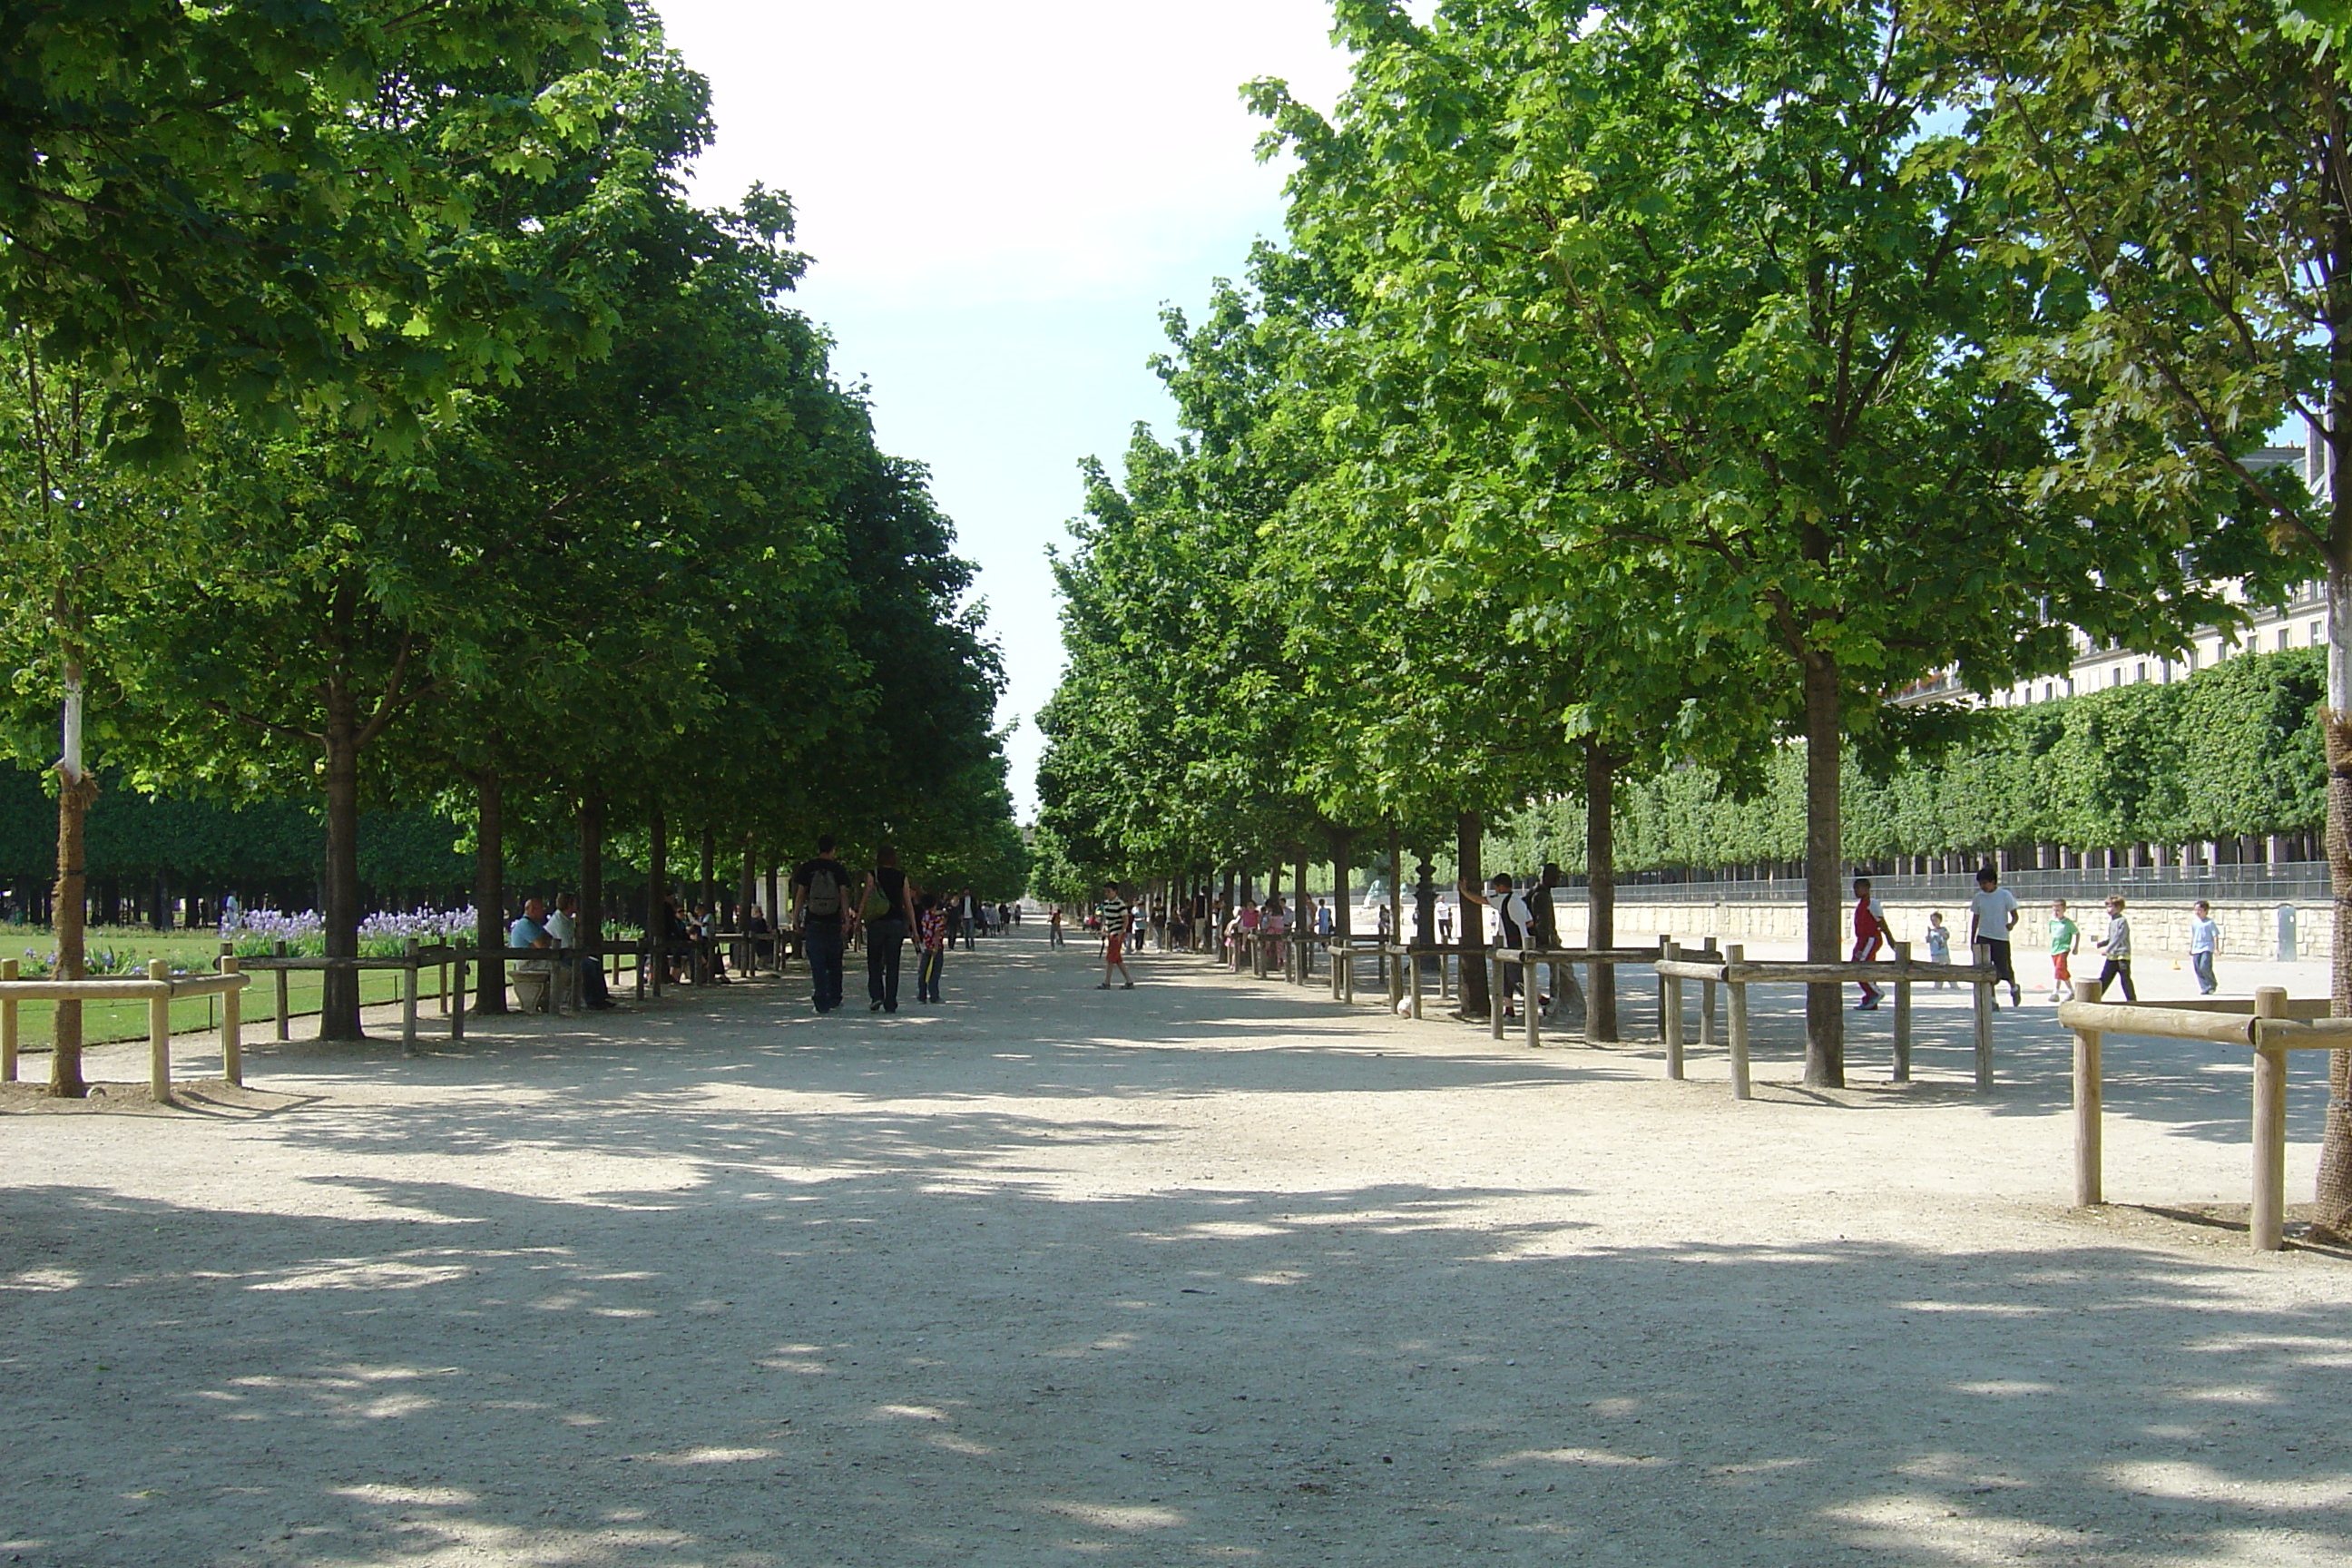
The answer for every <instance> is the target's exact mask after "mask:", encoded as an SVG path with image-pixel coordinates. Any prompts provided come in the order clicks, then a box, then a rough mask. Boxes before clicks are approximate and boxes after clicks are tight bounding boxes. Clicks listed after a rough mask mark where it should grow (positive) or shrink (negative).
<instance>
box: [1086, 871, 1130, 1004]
mask: <svg viewBox="0 0 2352 1568" xmlns="http://www.w3.org/2000/svg"><path fill="white" fill-rule="evenodd" d="M1095 913H1096V914H1097V916H1099V917H1100V918H1101V920H1102V929H1103V977H1102V984H1099V985H1097V986H1096V987H1095V989H1096V990H1097V991H1108V990H1109V989H1110V972H1111V971H1112V970H1114V969H1116V970H1118V977H1119V978H1120V979H1121V980H1124V981H1125V982H1127V984H1125V985H1124V986H1122V987H1121V989H1122V990H1127V991H1132V990H1134V989H1135V976H1134V975H1132V974H1129V973H1128V972H1127V900H1126V899H1124V898H1122V897H1121V896H1120V895H1119V890H1118V883H1117V882H1105V883H1104V884H1103V896H1102V902H1101V903H1099V904H1097V905H1096V906H1095Z"/></svg>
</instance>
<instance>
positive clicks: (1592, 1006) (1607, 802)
mask: <svg viewBox="0 0 2352 1568" xmlns="http://www.w3.org/2000/svg"><path fill="white" fill-rule="evenodd" d="M1616 810H1617V763H1616V759H1615V758H1613V757H1612V756H1611V755H1610V754H1609V753H1608V752H1606V751H1604V750H1602V749H1601V744H1600V742H1596V741H1591V740H1588V741H1586V742H1585V743H1584V881H1585V893H1584V901H1585V916H1584V945H1585V946H1587V947H1614V946H1616V945H1617V822H1616ZM1584 1037H1585V1038H1586V1039H1588V1040H1593V1041H1599V1042H1604V1043H1605V1042H1610V1041H1613V1040H1615V1039H1616V1038H1617V966H1616V965H1615V964H1612V963H1602V964H1595V965H1594V966H1593V970H1592V994H1591V995H1590V996H1588V997H1587V998H1586V999H1585V1012H1584Z"/></svg>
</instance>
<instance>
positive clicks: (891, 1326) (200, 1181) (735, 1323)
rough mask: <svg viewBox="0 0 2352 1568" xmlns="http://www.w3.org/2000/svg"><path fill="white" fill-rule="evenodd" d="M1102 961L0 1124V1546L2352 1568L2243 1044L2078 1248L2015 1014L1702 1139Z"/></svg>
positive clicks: (1592, 1056)
mask: <svg viewBox="0 0 2352 1568" xmlns="http://www.w3.org/2000/svg"><path fill="white" fill-rule="evenodd" d="M1090 957H1091V950H1090V949H1086V948H1072V949H1068V950H1065V951H1063V952H1049V951H1048V950H1047V949H1046V948H1045V946H1044V945H1043V942H1042V933H1036V934H1030V935H1024V936H1021V937H1015V938H1010V939H1005V940H1002V941H998V942H992V943H989V944H984V945H983V948H982V951H981V952H978V953H976V954H970V955H967V954H964V953H958V954H956V955H955V957H954V959H953V960H952V961H951V963H950V970H949V982H950V997H951V1000H950V1003H949V1004H948V1005H946V1006H945V1007H943V1008H935V1009H922V1010H916V1009H909V1010H908V1011H905V1012H901V1013H900V1014H898V1015H897V1016H870V1015H868V1014H866V1013H864V1012H856V1013H842V1014H838V1015H835V1016H830V1017H826V1018H822V1019H819V1018H815V1017H812V1016H809V1014H808V1010H807V1008H806V1005H805V1003H804V999H803V995H802V992H801V987H800V985H799V984H797V983H796V984H793V987H792V988H791V990H790V991H786V990H784V989H782V988H780V987H778V986H776V985H774V984H747V985H738V986H735V987H731V988H729V989H727V990H724V991H717V992H712V993H709V994H690V993H689V994H679V995H675V996H673V997H671V998H669V999H667V1000H666V1001H665V1002H663V1003H661V1004H658V1005H646V1006H642V1007H632V1008H630V1009H628V1010H626V1011H624V1012H622V1013H619V1014H615V1015H607V1016H603V1017H601V1018H598V1019H596V1020H594V1021H593V1024H592V1025H583V1024H582V1023H581V1022H580V1021H578V1020H572V1019H531V1020H523V1019H510V1020H503V1021H500V1022H499V1025H498V1026H496V1027H495V1028H491V1029H482V1030H480V1031H479V1032H478V1035H477V1037H475V1038H473V1039H470V1040H469V1041H468V1042H467V1045H466V1046H465V1047H462V1048H460V1049H455V1050H453V1049H450V1048H448V1047H446V1045H442V1044H438V1043H436V1045H435V1046H434V1047H433V1049H432V1052H431V1054H428V1055H426V1056H425V1057H423V1058H418V1059H408V1060H404V1059H403V1058H401V1057H400V1055H399V1053H398V1050H397V1047H378V1048H374V1049H362V1048H355V1047H320V1046H317V1045H311V1044H304V1043H299V1042H298V1043H296V1044H294V1045H292V1046H288V1047H271V1046H268V1045H266V1044H265V1045H264V1046H263V1047H260V1048H258V1049H257V1050H256V1052H255V1053H254V1055H253V1058H252V1063H251V1067H252V1081H253V1083H254V1085H255V1086H256V1089H257V1092H256V1093H254V1094H252V1095H249V1096H243V1097H239V1096H234V1095H227V1094H215V1095H213V1096H211V1097H209V1098H208V1099H206V1100H203V1101H201V1102H199V1103H197V1104H195V1105H194V1106H192V1108H190V1109H187V1110H177V1111H153V1112H151V1113H149V1114H131V1115H124V1114H116V1115H105V1114H87V1113H86V1114H73V1115H57V1114H43V1113H31V1114H17V1115H9V1116H5V1117H0V1152H5V1173H6V1178H5V1186H0V1202H5V1221H4V1222H0V1313H5V1325H0V1378H5V1382H0V1390H5V1403H0V1411H5V1427H0V1431H5V1456H6V1457H5V1463H0V1562H10V1563H13V1562H18V1561H21V1562H23V1563H39V1564H71V1565H74V1568H98V1565H113V1564H122V1565H133V1564H138V1565H147V1564H226V1563H271V1564H293V1563H303V1564H338V1565H341V1564H354V1565H355V1564H376V1563H404V1564H436V1565H437V1564H450V1565H455V1564H488V1563H497V1564H524V1563H528V1564H564V1565H569V1564H582V1565H596V1564H619V1565H631V1568H635V1565H651V1564H663V1565H671V1564H704V1563H708V1564H741V1565H745V1568H750V1565H754V1564H759V1565H768V1564H775V1565H787V1564H789V1565H803V1564H806V1565H824V1564H836V1563H839V1564H876V1565H883V1564H889V1565H898V1564H910V1563H913V1564H919V1563H981V1564H1027V1563H1154V1564H1157V1563H1219V1562H1237V1563H1265V1564H1269V1565H1271V1564H1286V1563H1350V1564H1421V1563H1440V1562H1451V1561H1455V1560H1460V1559H1475V1560H1492V1561H1503V1562H1514V1563H1521V1562H1523V1563H1545V1564H1552V1563H1634V1564H1669V1565H1672V1564H1694V1565H1711V1564H1756V1565H1769V1568H1780V1565H1784V1564H1785V1565H1799V1564H1803V1565H1808V1568H1810V1565H1813V1564H1846V1563H1853V1564H1862V1563H1871V1564H1920V1565H1929V1564H1958V1563H2018V1562H2047V1563H2098V1564H2126V1563H2130V1564H2192V1563H2194V1564H2217V1565H2219V1564H2229V1565H2231V1568H2237V1565H2242V1564H2256V1563H2304V1564H2319V1563H2330V1564H2335V1563H2344V1562H2346V1561H2347V1558H2352V1453H2348V1452H2347V1437H2346V1430H2347V1428H2346V1423H2345V1420H2344V1410H2345V1407H2346V1395H2347V1387H2352V1261H2347V1260H2346V1259H2345V1258H2340V1257H2337V1256H2333V1255H2330V1254H2326V1253H2323V1252H2315V1251H2309V1250H2302V1251H2289V1252H2287V1253H2285V1254H2282V1255H2276V1256H2271V1257H2256V1256H2253V1255H2252V1254H2250V1253H2248V1252H2246V1251H2245V1250H2244V1241H2243V1236H2242V1232H2240V1231H2236V1230H2232V1229H2231V1228H2229V1227H2228V1226H2227V1223H2226V1221H2227V1220H2228V1218H2229V1216H2230V1215H2231V1214H2233V1213H2239V1212H2242V1209H2241V1208H2236V1207H2232V1206H2231V1205H2242V1204H2243V1202H2244V1200H2245V1197H2246V1193H2247V1172H2248V1163H2249V1156H2248V1151H2247V1148H2246V1142H2245V1119H2246V1089H2247V1074H2246V1070H2245V1066H2244V1064H2243V1062H2242V1061H2239V1060H2235V1059H2231V1058H2229V1057H2227V1056H2226V1055H2224V1054H2221V1053H2218V1052H2216V1053H2211V1054H2208V1053H2207V1052H2206V1051H2204V1050H2203V1048H2201V1047H2163V1046H2158V1045H2156V1044H2154V1043H2150V1042H2130V1041H2121V1040H2111V1041H2110V1044H2109V1047H2108V1048H2109V1057H2110V1064H2111V1071H2112V1081H2111V1084H2110V1088H2109V1106H2110V1110H2111V1115H2110V1119H2109V1128H2108V1148H2109V1175H2108V1191H2109V1194H2110V1195H2111V1196H2112V1197H2114V1198H2115V1199H2116V1200H2117V1203H2116V1206H2114V1207H2111V1208H2109V1209H2106V1210H2103V1211H2098V1212H2097V1213H2095V1214H2091V1215H2078V1214H2070V1213H2069V1212H2067V1211H2066V1210H2065V1209H2064V1208H2063V1201H2064V1194H2065V1191H2066V1184H2067V1179H2068V1178H2067V1169H2068V1166H2067V1160H2068V1148H2069V1121H2068V1118H2067V1114H2066V1111H2065V1078H2064V1073H2065V1059H2066V1055H2065V1043H2064V1040H2063V1037H2062V1036H2060V1035H2058V1034H2057V1032H2056V1031H2055V1029H2054V1026H2053V1024H2052V1021H2051V1019H2050V1017H2049V1015H2048V1013H2047V1011H2046V1010H2043V1011H2041V1012H2039V1013H2037V1012H2034V1011H2032V1010H2028V1011H2026V1012H2023V1013H2018V1014H2010V1013H2004V1014H2002V1015H2001V1019H2000V1063H2001V1071H2002V1076H2003V1087H2002V1088H2001V1089H2000V1090H1999V1092H1997V1093H1996V1094H1994V1095H1992V1096H1990V1098H1979V1097H1978V1096H1976V1095H1974V1094H1973V1093H1971V1092H1969V1090H1968V1089H1967V1087H1966V1086H1965V1084H1964V1083H1963V1082H1962V1081H1961V1079H1962V1076H1963V1075H1964V1074H1965V1073H1966V1071H1967V1068H1968V1062H1969V1055H1968V1050H1967V1043H1966V1028H1965V1022H1966V1015H1965V1013H1963V1012H1962V1011H1961V1010H1960V1009H1959V1008H1958V1005H1955V1003H1956V1002H1957V999H1956V998H1950V999H1948V998H1942V997H1937V996H1935V995H1933V994H1930V995H1928V996H1926V997H1923V999H1922V1007H1921V1011H1922V1019H1921V1032H1922V1045H1921V1048H1920V1051H1919V1065H1920V1071H1921V1074H1922V1077H1923V1079H1924V1080H1925V1081H1922V1082H1921V1083H1919V1084H1916V1085H1915V1086H1913V1087H1911V1088H1908V1089H1893V1088H1889V1087H1887V1086H1885V1085H1884V1083H1883V1082H1881V1083H1879V1084H1877V1085H1876V1086H1875V1087H1873V1086H1872V1085H1871V1083H1870V1082H1869V1081H1868V1080H1869V1079H1873V1078H1877V1079H1883V1078H1884V1067H1885V1049H1884V1047H1885V1023H1884V1016H1879V1017H1878V1018H1874V1019H1870V1020H1867V1021H1862V1022H1858V1023H1857V1025H1856V1033H1855V1038H1854V1043H1853V1066H1854V1071H1855V1075H1856V1083H1857V1086H1858V1087H1856V1088H1854V1089H1850V1090H1847V1091H1845V1092H1843V1093H1838V1094H1815V1093H1811V1092H1805V1091H1801V1090H1800V1089H1797V1088H1795V1087H1794V1079H1795V1078H1796V1068H1795V1059H1796V1055H1797V1050H1796V1044H1795V1042H1796V1037H1797V1026H1796V1021H1795V1018H1794V1016H1793V1013H1792V1011H1791V1009H1793V1008H1794V1007H1795V1005H1797V1003H1798V1000H1799V994H1797V993H1794V992H1791V993H1790V994H1789V995H1788V996H1787V997H1786V999H1785V1005H1783V1004H1779V1003H1776V1004H1773V1005H1770V1007H1769V1009H1768V1011H1767V1012H1766V1014H1765V1016H1763V1017H1762V1018H1761V1020H1760V1024H1759V1026H1760V1032H1761V1040H1760V1043H1759V1071H1760V1075H1761V1077H1762V1078H1763V1079H1765V1080H1766V1082H1765V1085H1764V1087H1763V1089H1762V1090H1761V1092H1760V1094H1759V1100H1757V1101H1755V1102H1753V1103H1751V1104H1748V1105H1736V1104H1734V1103H1733V1102H1732V1101H1731V1100H1729V1098H1728V1095H1727V1092H1726V1088H1725V1084H1724V1074H1723V1064H1722V1062H1721V1059H1720V1052H1719V1051H1715V1050H1707V1051H1696V1052H1695V1053H1694V1074H1695V1076H1694V1079H1693V1081H1690V1082H1688V1083H1682V1084H1673V1083H1667V1082H1665V1081H1664V1080H1663V1079H1662V1076H1661V1068H1660V1059H1659V1056H1658V1053H1657V1050H1656V1047H1654V1046H1652V1045H1634V1046H1628V1047H1622V1048H1618V1049H1613V1050H1597V1049H1588V1048H1582V1047H1572V1046H1563V1047H1557V1048H1547V1049H1545V1050H1542V1051H1538V1052H1529V1051H1528V1050H1527V1049H1525V1048H1524V1047H1520V1046H1517V1045H1516V1044H1506V1045H1502V1046H1496V1045H1495V1044H1493V1043H1492V1042H1490V1041H1489V1040H1488V1039H1487V1038H1486V1036H1485V1034H1484V1033H1483V1032H1482V1031H1478V1030H1474V1029H1470V1028H1465V1027H1463V1026H1459V1025H1444V1024H1438V1023H1434V1022H1433V1023H1424V1024H1418V1025H1415V1024H1412V1023H1409V1022H1403V1021H1400V1020H1397V1019H1395V1018H1393V1017H1391V1016H1387V1015H1385V1014H1383V1013H1380V1012H1377V1011H1375V1010H1373V1009H1372V1008H1371V1007H1370V1006H1366V1007H1363V1008H1361V1009H1357V1010H1343V1009H1339V1008H1336V1007H1334V1006H1333V1005H1330V1004H1329V1003H1328V1001H1327V1000H1325V999H1323V997H1322V996H1321V994H1318V993H1317V992H1313V991H1300V990H1297V989H1292V988H1286V987H1285V986H1282V985H1281V984H1278V983H1272V982H1269V983H1264V984H1260V983H1255V982H1251V981H1249V980H1247V979H1241V980H1235V979H1233V978H1231V977H1228V976H1225V975H1223V974H1222V973H1216V972H1214V971H1212V970H1210V969H1208V968H1206V967H1205V966H1202V965H1201V964H1200V963H1198V962H1197V961H1193V960H1188V959H1181V958H1160V957H1158V956H1156V955H1155V956H1149V957H1146V958H1144V959H1142V960H1140V961H1139V964H1138V969H1139V975H1140V977H1141V978H1142V980H1143V982H1144V984H1142V985H1141V986H1140V987H1139V989H1137V990H1135V991H1133V992H1126V991H1114V992H1108V993H1105V992H1099V991H1097V990H1095V989H1094V988H1093V984H1092V982H1093V979H1094V977H1095V976H1094V973H1092V971H1091V969H1090V965H1089V960H1090ZM1628 991H1629V993H1632V992H1633V987H1630V986H1629V987H1628ZM1629 999H1630V1000H1631V1001H1632V1002H1633V1008H1632V1010H1631V1011H1632V1017H1631V1018H1630V1019H1629V1027H1631V1028H1632V1029H1633V1030H1635V1031H1638V1032H1643V1033H1646V1032H1647V1031H1648V1026H1650V1025H1651V1024H1652V1023H1653V1020H1652V1019H1651V1017H1650V1016H1649V1014H1648V1012H1647V1009H1646V1002H1645V999H1644V997H1643V995H1641V994H1632V995H1630V997H1629ZM194 1058H195V1053H194V1052H193V1051H192V1052H191V1053H190V1059H191V1060H194ZM140 1060H141V1058H140V1056H139V1054H138V1053H137V1052H136V1051H135V1050H134V1051H132V1052H126V1053H107V1054H104V1055H101V1056H100V1058H99V1070H100V1073H101V1074H102V1075H104V1076H109V1077H113V1078H118V1079H130V1078H135V1077H137V1076H138V1063H139V1062H140ZM38 1062H39V1058H35V1063H36V1064H38ZM2319 1067H2320V1064H2319V1061H2318V1058H2316V1057H2315V1056H2312V1057H2310V1058H2308V1059H2307V1060H2305V1061H2304V1062H2301V1063H2299V1064H2298V1081H2297V1085H2296V1088H2295V1091H2294V1104H2293V1109H2294V1136H2295V1139H2296V1145H2295V1148H2294V1152H2293V1169H2292V1180H2293V1181H2294V1184H2295V1195H2301V1194H2307V1191H2308V1186H2309V1182H2310V1173H2311V1167H2312V1163H2313V1145H2314V1142H2315V1138H2316V1135H2317V1125H2318V1117H2319V1112H2320V1103H2319V1094H2318V1093H2317V1092H2315V1089H2314V1088H2313V1079H2314V1077H2315V1075H2316V1074H2317V1072H2318V1070H2319ZM19 1103H21V1102H19ZM117 1103H122V1102H121V1101H118V1102H117ZM2132 1205H2145V1206H2132Z"/></svg>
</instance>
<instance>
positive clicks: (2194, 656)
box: [2189, 643, 2197, 671]
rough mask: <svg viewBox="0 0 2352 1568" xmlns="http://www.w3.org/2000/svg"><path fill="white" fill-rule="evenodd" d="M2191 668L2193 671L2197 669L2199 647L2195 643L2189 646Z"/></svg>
mask: <svg viewBox="0 0 2352 1568" xmlns="http://www.w3.org/2000/svg"><path fill="white" fill-rule="evenodd" d="M2196 668H2197V645H2196V644H2195V643H2190V644H2189V669H2190V670H2191V671H2194V670H2195V669H2196Z"/></svg>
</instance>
